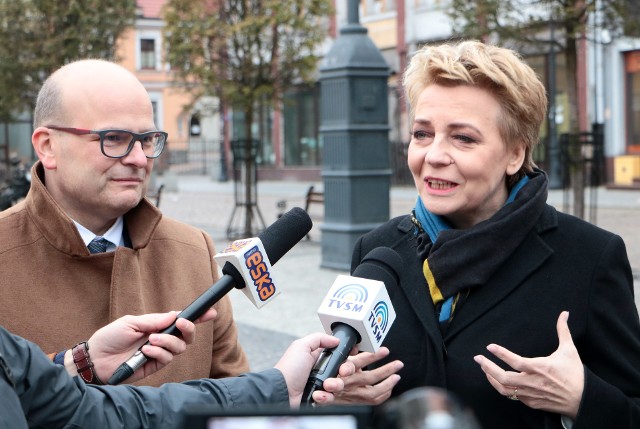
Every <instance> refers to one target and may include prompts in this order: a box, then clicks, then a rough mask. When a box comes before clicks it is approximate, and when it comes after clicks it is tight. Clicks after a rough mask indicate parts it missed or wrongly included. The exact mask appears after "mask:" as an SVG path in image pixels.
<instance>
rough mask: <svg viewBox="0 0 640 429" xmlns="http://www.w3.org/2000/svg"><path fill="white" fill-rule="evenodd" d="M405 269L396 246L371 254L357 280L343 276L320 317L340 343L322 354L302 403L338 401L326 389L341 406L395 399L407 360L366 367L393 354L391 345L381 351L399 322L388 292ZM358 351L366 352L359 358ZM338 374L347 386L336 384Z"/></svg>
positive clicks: (320, 311)
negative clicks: (374, 367) (367, 369)
mask: <svg viewBox="0 0 640 429" xmlns="http://www.w3.org/2000/svg"><path fill="white" fill-rule="evenodd" d="M401 270H402V259H401V258H400V256H399V255H398V254H397V253H396V252H395V251H393V250H392V249H390V248H386V247H379V248H376V249H373V250H372V251H371V252H370V253H369V254H367V256H365V258H364V259H363V260H362V263H361V264H360V265H359V266H358V267H357V268H356V269H355V270H354V272H353V276H338V278H337V279H336V281H335V282H334V284H333V286H332V287H331V289H330V290H329V292H328V293H327V296H326V297H325V299H324V301H323V302H322V304H321V305H320V308H319V309H318V316H319V317H320V320H321V322H322V325H323V327H324V328H325V331H327V332H331V333H332V334H333V335H334V336H335V337H337V338H339V340H340V343H339V344H338V345H337V346H336V347H333V348H329V349H325V350H324V351H323V352H322V353H321V354H320V356H319V358H318V360H317V362H316V364H315V365H314V367H313V369H312V371H311V374H310V376H309V379H308V381H307V384H306V386H305V390H304V392H303V394H302V398H301V404H302V405H314V404H318V405H321V404H326V403H328V402H330V400H333V396H331V397H330V398H331V399H327V398H329V397H327V398H325V396H324V395H323V393H322V390H324V389H326V390H327V391H329V392H334V393H336V402H338V403H343V404H347V403H354V404H372V405H377V404H381V403H382V402H384V401H385V400H387V399H388V398H389V397H390V396H391V391H392V390H393V387H394V386H395V385H396V384H397V383H398V381H400V376H399V375H397V374H396V373H397V372H398V371H399V370H400V369H402V367H403V364H402V362H400V361H397V360H396V361H392V362H390V363H388V364H386V365H383V366H381V367H380V368H377V369H375V370H371V371H365V370H363V368H366V367H367V366H368V365H370V364H372V363H374V362H376V361H378V360H380V359H382V358H384V357H386V356H387V355H388V353H389V350H388V349H387V348H386V347H380V345H381V344H382V341H383V340H384V337H385V336H386V334H387V332H388V331H389V329H390V327H391V325H392V324H393V321H394V320H395V311H394V310H393V306H392V305H391V300H390V298H389V294H388V292H387V291H388V290H391V291H393V290H395V287H396V285H397V284H398V273H399V272H400V271H401ZM354 347H355V349H354ZM357 350H360V351H362V353H358V354H354V353H355V352H356V351H357ZM349 354H354V355H353V356H350V357H348V356H349ZM337 376H340V381H341V383H338V382H336V381H335V379H334V378H335V377H337ZM327 380H329V382H328V383H325V381H327Z"/></svg>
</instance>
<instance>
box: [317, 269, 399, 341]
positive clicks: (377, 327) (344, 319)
mask: <svg viewBox="0 0 640 429" xmlns="http://www.w3.org/2000/svg"><path fill="white" fill-rule="evenodd" d="M318 317H319V318H320V322H321V323H322V326H323V328H324V330H325V331H326V332H327V333H329V334H331V332H332V330H333V329H332V325H333V324H334V323H336V322H341V323H345V324H347V325H349V326H351V327H352V328H354V329H355V330H357V331H358V333H359V334H360V338H361V341H360V342H359V343H358V348H359V349H360V350H361V351H366V352H375V351H377V350H378V349H379V348H380V345H381V344H382V341H383V340H384V338H385V337H386V335H387V332H389V329H390V327H391V324H393V322H394V321H395V319H396V312H395V311H394V309H393V306H392V305H391V299H390V298H389V294H388V293H387V289H386V287H385V285H384V283H383V282H381V281H378V280H371V279H364V278H360V277H352V276H345V275H339V276H338V277H337V278H336V280H335V281H334V282H333V285H332V286H331V288H330V289H329V292H328V293H327V296H326V297H325V298H324V301H323V302H322V304H320V307H319V308H318Z"/></svg>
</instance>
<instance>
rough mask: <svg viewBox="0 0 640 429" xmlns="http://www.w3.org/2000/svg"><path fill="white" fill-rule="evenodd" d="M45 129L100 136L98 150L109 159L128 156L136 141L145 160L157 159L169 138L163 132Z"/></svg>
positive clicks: (52, 127)
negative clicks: (140, 146) (139, 132)
mask: <svg viewBox="0 0 640 429" xmlns="http://www.w3.org/2000/svg"><path fill="white" fill-rule="evenodd" d="M46 127H47V128H51V129H52V130H58V131H62V132H65V133H70V134H75V135H77V136H83V135H86V134H97V135H98V136H100V150H101V151H102V154H103V155H104V156H106V157H109V158H124V157H125V156H127V155H129V152H131V149H133V146H134V145H135V144H136V142H137V141H139V142H140V144H141V145H142V150H143V152H144V155H145V156H146V157H147V158H149V159H154V158H157V157H159V156H160V154H161V153H162V149H164V144H165V143H166V141H167V137H168V136H169V135H168V134H167V133H165V132H164V131H148V132H146V133H142V134H137V133H133V132H131V131H127V130H100V131H96V130H84V129H82V128H67V127H58V126H56V125H47V126H46Z"/></svg>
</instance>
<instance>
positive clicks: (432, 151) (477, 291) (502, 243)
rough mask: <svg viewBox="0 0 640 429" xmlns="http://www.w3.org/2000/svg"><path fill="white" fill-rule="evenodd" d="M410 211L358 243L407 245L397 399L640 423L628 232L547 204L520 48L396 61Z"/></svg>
mask: <svg viewBox="0 0 640 429" xmlns="http://www.w3.org/2000/svg"><path fill="white" fill-rule="evenodd" d="M404 86H405V90H406V94H407V98H408V101H409V104H410V106H411V111H410V120H411V143H410V145H409V152H408V165H409V169H410V170H411V173H412V175H413V177H414V180H415V184H416V188H417V191H418V194H419V197H418V198H417V201H416V206H415V209H414V210H413V212H412V213H411V214H409V215H406V216H401V217H399V218H396V219H393V220H391V221H389V222H388V223H386V224H385V225H383V226H381V227H379V228H378V229H376V230H374V231H372V232H370V233H368V234H366V235H365V236H363V237H362V238H361V239H360V240H359V241H358V242H357V244H356V246H355V249H354V253H353V261H352V269H355V267H357V266H358V265H359V263H360V261H361V260H362V258H363V257H364V256H365V255H366V254H367V253H368V252H369V251H370V250H372V249H374V248H376V247H379V246H386V247H390V248H392V249H394V250H395V251H396V252H398V253H399V254H400V256H401V257H402V259H403V261H404V263H405V264H406V269H405V270H403V271H402V272H401V273H399V276H400V282H399V286H398V290H395V291H392V293H391V296H392V301H393V306H394V308H395V311H396V314H397V319H396V321H395V323H394V324H393V326H392V327H391V330H390V332H389V334H388V336H387V337H386V339H385V342H384V345H385V346H387V347H388V348H389V349H390V355H389V356H388V357H387V358H386V359H383V360H381V361H379V362H376V363H375V364H374V365H372V366H376V367H380V366H382V365H384V364H385V363H387V362H390V361H392V360H396V359H399V360H401V361H402V362H403V363H404V368H403V369H402V370H401V371H400V372H399V375H400V376H401V380H400V382H399V383H398V384H397V386H396V387H395V389H394V392H393V394H394V396H395V395H398V394H400V393H402V392H404V391H406V390H409V389H412V388H416V387H420V386H440V387H444V388H446V389H448V390H449V391H451V392H453V393H454V394H455V395H457V396H458V397H459V398H460V399H461V400H462V401H463V402H464V403H466V404H467V405H469V406H470V407H471V408H472V409H473V410H474V412H475V414H476V416H477V417H478V420H479V421H480V423H481V425H482V427H484V428H487V429H493V428H562V427H565V428H570V427H573V429H580V428H604V427H610V428H616V429H620V428H638V427H640V401H639V398H640V323H639V320H638V313H637V309H636V306H635V303H634V298H633V280H632V274H631V268H630V266H629V260H628V258H627V255H626V249H625V245H624V242H623V241H622V239H621V238H620V237H619V236H617V235H614V234H612V233H610V232H607V231H604V230H602V229H600V228H598V227H596V226H594V225H591V224H589V223H587V222H584V221H582V220H580V219H577V218H575V217H572V216H569V215H566V214H563V213H559V212H557V211H556V210H555V209H554V208H553V207H551V206H549V205H548V204H547V203H546V198H547V177H546V175H545V174H544V172H542V171H540V170H538V169H537V168H536V167H535V164H534V163H533V160H532V156H531V153H532V150H533V148H534V146H535V145H536V144H537V143H538V140H539V135H538V134H539V130H540V128H541V125H542V122H543V119H544V116H545V114H546V111H547V99H546V95H545V89H544V86H543V85H542V83H541V82H540V81H539V79H538V78H537V77H536V75H535V73H534V72H533V70H532V69H531V68H530V67H529V66H527V65H526V64H525V63H524V62H523V61H522V60H521V59H520V58H519V57H518V56H517V54H515V53H514V52H512V51H510V50H507V49H503V48H498V47H493V46H488V45H484V44H482V43H478V42H462V43H459V44H456V45H442V46H437V47H425V48H423V49H421V50H420V51H418V52H417V53H416V54H415V56H414V57H413V58H412V60H411V63H410V65H409V67H408V69H407V70H406V72H405V74H404Z"/></svg>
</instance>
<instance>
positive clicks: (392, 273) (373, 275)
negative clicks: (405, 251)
mask: <svg viewBox="0 0 640 429" xmlns="http://www.w3.org/2000/svg"><path fill="white" fill-rule="evenodd" d="M402 266H403V262H402V258H401V257H400V255H398V252H396V251H395V250H393V249H391V248H389V247H376V248H375V249H373V250H372V251H370V252H369V253H367V254H366V256H365V257H364V258H362V261H360V265H358V266H357V267H356V269H355V270H354V271H353V274H352V276H353V277H361V278H365V279H373V280H379V281H381V282H383V283H384V284H385V286H386V289H387V293H388V294H389V297H390V298H393V293H394V292H395V289H396V288H395V286H397V285H398V283H399V282H400V277H399V273H400V272H402Z"/></svg>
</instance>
